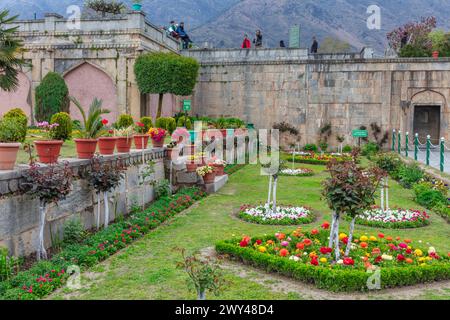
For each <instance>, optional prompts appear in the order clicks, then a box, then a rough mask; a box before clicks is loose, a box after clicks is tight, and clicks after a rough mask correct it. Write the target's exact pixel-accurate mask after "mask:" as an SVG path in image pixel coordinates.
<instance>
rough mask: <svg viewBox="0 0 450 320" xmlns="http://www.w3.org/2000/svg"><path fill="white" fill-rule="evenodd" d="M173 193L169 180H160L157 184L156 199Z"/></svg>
mask: <svg viewBox="0 0 450 320" xmlns="http://www.w3.org/2000/svg"><path fill="white" fill-rule="evenodd" d="M170 194H171V190H170V182H169V180H162V181H159V182H158V183H157V184H156V185H155V197H156V199H161V198H164V197H168V196H169V195H170Z"/></svg>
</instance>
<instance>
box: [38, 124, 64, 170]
mask: <svg viewBox="0 0 450 320" xmlns="http://www.w3.org/2000/svg"><path fill="white" fill-rule="evenodd" d="M37 127H38V128H40V129H42V130H43V131H44V136H45V139H44V140H36V141H35V142H34V145H35V146H36V153H37V155H38V157H39V162H41V163H46V164H47V163H56V162H58V158H59V155H60V154H61V146H62V145H63V143H64V141H62V140H54V139H53V136H54V135H53V133H54V129H56V128H57V127H59V123H53V124H49V123H48V122H47V121H43V122H39V123H38V124H37Z"/></svg>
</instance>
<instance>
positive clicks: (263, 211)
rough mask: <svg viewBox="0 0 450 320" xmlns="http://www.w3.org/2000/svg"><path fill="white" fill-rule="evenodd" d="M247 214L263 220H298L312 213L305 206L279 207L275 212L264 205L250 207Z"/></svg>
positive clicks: (245, 212) (246, 211)
mask: <svg viewBox="0 0 450 320" xmlns="http://www.w3.org/2000/svg"><path fill="white" fill-rule="evenodd" d="M243 213H244V214H245V215H249V216H251V217H258V218H261V219H262V220H264V221H265V220H282V219H285V218H288V219H291V220H298V219H301V218H306V217H308V216H309V215H310V214H311V211H310V210H309V209H306V208H304V207H277V208H276V211H275V212H273V211H272V209H271V207H270V206H269V207H268V206H267V205H264V206H258V207H253V208H248V209H246V210H245V211H244V212H243Z"/></svg>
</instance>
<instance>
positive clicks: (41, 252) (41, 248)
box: [36, 201, 47, 260]
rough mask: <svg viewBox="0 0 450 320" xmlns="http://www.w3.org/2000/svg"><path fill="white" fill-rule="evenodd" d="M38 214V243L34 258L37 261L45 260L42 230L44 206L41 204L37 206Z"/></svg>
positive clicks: (43, 226)
mask: <svg viewBox="0 0 450 320" xmlns="http://www.w3.org/2000/svg"><path fill="white" fill-rule="evenodd" d="M39 213H40V220H39V243H38V249H37V254H36V258H37V259H38V260H41V259H44V260H46V259H47V251H45V245H44V229H45V204H44V203H42V201H41V203H40V204H39Z"/></svg>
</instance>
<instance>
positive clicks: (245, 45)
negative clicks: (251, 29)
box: [241, 30, 263, 49]
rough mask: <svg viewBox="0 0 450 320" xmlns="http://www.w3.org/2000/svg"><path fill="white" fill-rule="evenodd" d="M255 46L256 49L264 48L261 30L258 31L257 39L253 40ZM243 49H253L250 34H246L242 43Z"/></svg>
mask: <svg viewBox="0 0 450 320" xmlns="http://www.w3.org/2000/svg"><path fill="white" fill-rule="evenodd" d="M253 44H254V45H255V47H256V48H262V46H263V36H262V32H261V30H256V33H255V38H254V39H253ZM241 47H242V49H251V47H252V43H251V42H250V38H249V37H248V34H244V41H243V42H242V46H241Z"/></svg>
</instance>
